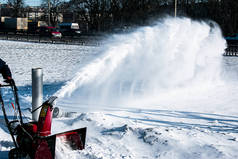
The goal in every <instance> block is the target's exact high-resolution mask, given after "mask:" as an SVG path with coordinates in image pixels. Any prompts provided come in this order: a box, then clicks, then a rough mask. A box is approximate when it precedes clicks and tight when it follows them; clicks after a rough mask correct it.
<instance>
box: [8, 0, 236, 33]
mask: <svg viewBox="0 0 238 159" xmlns="http://www.w3.org/2000/svg"><path fill="white" fill-rule="evenodd" d="M9 2H11V4H12V5H15V6H16V7H15V8H16V10H17V11H15V12H14V13H16V14H19V10H21V7H20V6H21V5H23V4H22V2H23V0H9ZM49 2H50V10H49ZM174 4H175V0H69V1H67V2H65V0H42V5H41V10H44V11H45V13H46V14H45V15H47V14H49V12H50V13H51V18H50V19H51V20H50V21H51V24H52V25H57V23H58V21H57V18H56V17H57V16H58V15H59V14H63V16H64V18H65V17H68V20H66V22H77V23H79V24H80V26H81V28H82V29H83V30H86V31H90V32H93V31H95V32H103V31H110V30H115V29H123V28H130V27H131V26H141V25H147V24H150V23H151V22H152V21H153V20H155V19H158V18H160V17H164V16H165V15H170V16H174V8H175V5H174ZM23 10H24V9H23ZM177 15H178V16H187V17H191V18H193V19H199V20H214V21H215V22H217V23H218V24H219V25H220V26H221V28H222V31H223V34H224V35H225V36H226V35H231V34H234V33H238V26H237V25H238V0H177ZM45 17H46V16H45ZM66 19H67V18H66Z"/></svg>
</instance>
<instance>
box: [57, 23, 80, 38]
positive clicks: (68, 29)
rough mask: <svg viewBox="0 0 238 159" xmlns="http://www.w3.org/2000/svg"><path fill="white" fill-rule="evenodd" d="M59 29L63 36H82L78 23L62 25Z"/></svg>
mask: <svg viewBox="0 0 238 159" xmlns="http://www.w3.org/2000/svg"><path fill="white" fill-rule="evenodd" d="M59 29H60V32H61V33H62V35H63V36H79V35H80V34H81V31H80V30H79V25H78V23H61V24H59Z"/></svg>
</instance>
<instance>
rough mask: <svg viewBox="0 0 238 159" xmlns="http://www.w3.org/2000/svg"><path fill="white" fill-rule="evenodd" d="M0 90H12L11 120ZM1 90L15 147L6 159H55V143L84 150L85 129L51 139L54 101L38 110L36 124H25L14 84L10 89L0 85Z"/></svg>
mask: <svg viewBox="0 0 238 159" xmlns="http://www.w3.org/2000/svg"><path fill="white" fill-rule="evenodd" d="M2 87H9V88H11V90H12V93H13V96H14V100H15V102H14V103H15V105H14V103H12V102H10V103H11V105H12V107H13V109H14V117H13V119H10V116H8V115H7V112H6V109H5V102H4V100H3V97H2V92H1V89H2ZM0 88H1V89H0V104H1V106H2V111H3V115H4V119H5V122H6V126H7V128H8V130H9V132H10V135H11V137H12V140H13V143H14V145H15V148H14V149H11V150H10V152H9V154H8V156H9V159H23V158H30V159H54V158H55V146H56V139H57V141H58V139H59V141H61V142H64V143H65V144H66V145H69V147H71V149H73V150H82V149H84V147H85V139H86V128H80V129H76V130H71V131H67V132H63V133H59V134H54V135H51V122H52V110H53V102H54V100H55V99H56V98H57V97H55V96H52V97H50V98H49V99H48V100H47V101H45V102H44V103H43V104H42V105H41V106H40V107H39V109H41V111H40V115H39V120H38V122H27V123H24V122H23V117H22V112H21V107H20V105H19V100H18V92H17V87H16V85H15V83H14V81H13V82H12V83H11V84H9V85H0ZM11 117H12V116H11Z"/></svg>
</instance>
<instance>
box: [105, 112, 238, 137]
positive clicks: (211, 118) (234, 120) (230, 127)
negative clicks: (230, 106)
mask: <svg viewBox="0 0 238 159" xmlns="http://www.w3.org/2000/svg"><path fill="white" fill-rule="evenodd" d="M124 111H126V112H129V113H135V114H142V116H143V118H142V117H139V118H135V117H130V116H129V117H128V116H119V115H115V114H112V113H111V114H107V115H109V116H113V117H116V118H123V119H129V120H135V121H137V122H141V123H145V124H146V125H151V126H166V127H176V128H178V127H180V128H185V129H192V128H201V129H207V130H210V131H216V132H232V133H238V117H236V116H230V115H228V116H226V115H219V114H209V113H199V112H186V111H169V110H149V109H139V110H135V109H134V110H132V109H126V110H124ZM132 116H133V115H132ZM135 116H136V115H135ZM156 116H158V119H157V117H156ZM159 117H166V118H163V119H159ZM166 119H167V120H166ZM170 119H171V121H170ZM180 119H187V120H186V122H184V121H183V120H180ZM190 120H191V122H188V121H190ZM196 120H197V121H196ZM201 120H202V122H201ZM197 123H199V124H197ZM200 123H202V124H200Z"/></svg>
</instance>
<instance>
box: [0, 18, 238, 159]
mask: <svg viewBox="0 0 238 159" xmlns="http://www.w3.org/2000/svg"><path fill="white" fill-rule="evenodd" d="M211 26H213V28H211ZM104 43H105V45H103V46H100V47H91V46H90V47H89V46H74V45H54V44H38V43H24V42H13V41H0V55H1V58H2V59H4V60H5V61H6V62H7V63H8V64H9V66H10V67H11V69H12V73H13V77H14V79H15V81H16V83H17V85H18V86H19V93H20V99H21V101H20V103H21V104H22V107H23V109H24V108H27V107H29V106H30V103H31V87H30V85H31V68H35V67H42V68H43V71H44V82H45V85H44V98H45V99H46V98H47V97H49V96H51V95H57V96H59V99H58V100H57V103H56V106H58V107H59V108H60V109H61V110H63V111H65V112H76V113H71V115H63V116H61V117H59V118H54V119H53V125H52V131H53V133H58V132H62V131H66V130H71V129H76V128H80V127H85V126H86V127H87V139H86V148H85V150H82V151H71V150H68V149H66V148H64V147H63V145H61V144H58V145H57V149H56V157H57V158H59V159H60V158H64V159H66V158H70V159H73V158H75V159H156V158H158V159H168V158H169V159H215V158H218V159H235V158H238V116H237V115H238V109H236V108H237V104H238V102H237V97H238V93H237V92H238V83H237V79H238V71H237V70H238V67H237V66H238V59H237V58H236V57H222V53H223V51H224V49H225V47H226V43H225V40H224V39H223V38H222V36H221V33H220V30H219V28H218V27H217V26H216V25H215V24H213V25H208V24H207V23H205V22H195V21H191V20H189V19H187V18H181V19H179V18H178V19H171V18H168V19H165V20H161V21H160V22H157V23H155V24H154V25H153V26H150V27H144V28H139V29H137V30H136V31H135V32H133V33H130V34H128V35H125V34H124V35H116V36H113V37H112V38H111V39H109V40H108V41H107V42H104ZM5 93H7V92H5ZM24 113H25V115H26V116H30V114H29V113H27V111H24ZM0 117H1V118H0V150H1V151H0V156H1V158H7V154H8V151H9V150H10V149H11V148H12V147H13V143H12V141H11V138H10V136H9V134H8V132H7V129H6V127H5V125H4V121H3V117H2V115H0Z"/></svg>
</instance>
